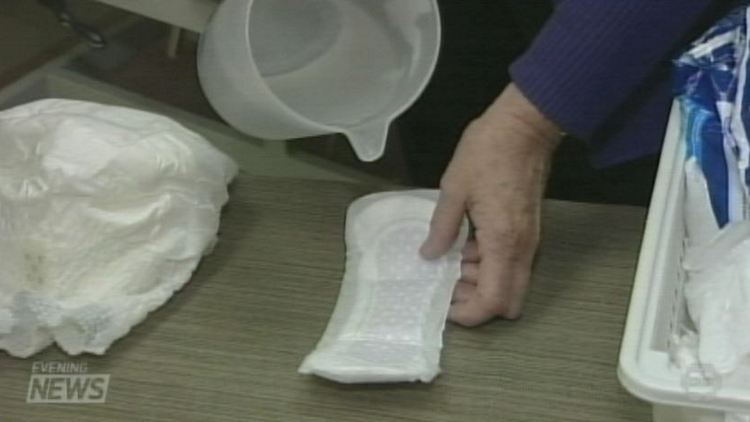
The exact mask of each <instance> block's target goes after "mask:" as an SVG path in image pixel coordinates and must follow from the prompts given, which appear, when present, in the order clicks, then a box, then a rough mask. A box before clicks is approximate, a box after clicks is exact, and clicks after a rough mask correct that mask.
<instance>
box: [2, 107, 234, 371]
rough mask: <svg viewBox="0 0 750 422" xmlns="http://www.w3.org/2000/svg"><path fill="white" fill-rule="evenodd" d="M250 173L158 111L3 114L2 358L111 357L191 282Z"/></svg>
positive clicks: (74, 109)
mask: <svg viewBox="0 0 750 422" xmlns="http://www.w3.org/2000/svg"><path fill="white" fill-rule="evenodd" d="M236 171H237V168H236V165H235V164H234V163H233V161H232V160H231V159H230V158H228V157H227V156H225V155H224V154H223V153H221V152H219V151H218V150H216V149H215V148H214V147H213V146H211V145H210V144H209V143H208V142H207V141H206V140H204V139H203V138H201V137H200V136H199V135H197V134H195V133H193V132H191V131H189V130H187V129H185V128H184V127H182V126H181V125H179V124H177V123H176V122H174V121H172V120H170V119H167V118H165V117H162V116H158V115H155V114H151V113H146V112H142V111H136V110H131V109H126V108H121V107H111V106H104V105H100V104H93V103H86V102H80V101H68V100H43V101H38V102H34V103H30V104H27V105H23V106H19V107H16V108H13V109H10V110H7V111H4V112H0V349H2V350H6V351H7V352H9V353H10V354H11V355H14V356H20V357H26V356H30V355H32V354H34V353H36V352H37V351H39V350H41V349H42V348H44V347H46V346H48V345H50V344H51V343H53V342H57V344H58V345H60V347H62V348H63V349H64V350H65V351H66V352H68V353H70V354H78V353H82V352H90V353H97V354H101V353H104V352H105V351H106V349H107V348H108V347H109V346H110V344H111V343H112V342H113V341H115V340H116V339H118V338H120V337H122V336H123V335H125V334H126V333H127V332H128V331H129V330H130V328H131V327H132V326H133V325H135V324H137V323H139V322H140V321H142V320H143V319H144V318H145V317H146V315H147V314H148V313H149V312H150V311H152V310H154V309H156V308H158V307H159V306H161V305H162V304H163V303H164V302H165V301H167V299H169V297H170V296H172V294H173V293H174V292H175V291H176V290H178V289H180V288H181V287H182V286H183V285H184V284H185V283H186V282H187V281H188V280H189V278H190V276H191V274H192V272H193V270H194V269H195V268H196V266H197V264H198V262H199V260H200V259H201V257H202V256H203V255H204V254H205V253H207V252H208V251H209V250H210V249H211V247H212V245H213V244H214V242H215V240H216V234H217V230H218V227H219V214H220V210H221V207H222V206H223V204H224V203H225V202H226V201H227V199H228V195H227V184H228V183H229V182H230V180H231V179H232V178H233V177H234V175H235V173H236Z"/></svg>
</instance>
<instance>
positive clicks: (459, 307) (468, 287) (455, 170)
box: [420, 84, 561, 326]
mask: <svg viewBox="0 0 750 422" xmlns="http://www.w3.org/2000/svg"><path fill="white" fill-rule="evenodd" d="M560 137H561V135H560V130H559V128H558V127H557V126H556V125H555V124H554V123H552V122H551V121H550V120H548V119H547V118H546V117H545V116H544V115H542V114H541V113H540V112H539V111H538V110H537V109H536V107H534V105H533V104H531V103H530V102H529V100H528V99H526V97H524V95H523V94H522V93H521V92H520V91H519V90H518V88H516V86H515V85H514V84H510V85H508V87H507V88H506V89H505V90H504V91H503V93H502V94H501V95H500V97H498V99H497V100H496V101H495V102H494V103H493V104H492V105H491V106H490V107H489V108H488V109H487V111H485V113H484V114H482V116H480V117H479V118H477V119H476V120H475V121H473V122H472V123H471V124H470V125H469V126H468V127H467V128H466V130H465V131H464V134H463V136H462V137H461V140H460V142H459V144H458V147H457V148H456V151H455V153H454V155H453V159H452V160H451V163H450V165H449V166H448V169H447V170H446V172H445V174H444V175H443V177H442V179H441V182H440V198H439V200H438V204H437V207H436V208H435V212H434V214H433V217H432V223H431V226H430V234H429V236H428V238H427V240H426V241H425V243H424V244H423V245H422V248H421V251H420V252H421V253H422V255H423V256H424V257H425V258H427V259H434V258H438V257H440V256H442V255H443V254H444V253H445V252H447V251H448V249H450V247H451V245H452V244H453V242H454V241H455V240H456V238H457V236H458V232H459V229H460V225H461V221H462V219H463V216H464V214H468V216H469V219H470V220H471V222H472V224H473V225H474V227H475V232H474V239H473V240H470V241H469V242H468V243H467V245H466V246H465V248H464V251H463V257H464V260H463V262H462V265H461V272H462V277H461V280H459V281H458V283H457V284H456V288H455V290H454V293H453V303H452V305H451V310H450V315H449V318H450V319H451V320H452V321H454V322H456V323H458V324H461V325H465V326H475V325H479V324H481V323H483V322H486V321H488V320H490V319H492V318H494V317H503V318H509V319H515V318H518V317H519V316H520V315H521V310H522V305H523V300H524V297H525V295H526V291H527V288H528V284H529V278H530V275H531V265H532V261H533V258H534V254H535V252H536V249H537V246H538V243H539V237H540V213H541V203H542V198H543V195H544V186H545V182H546V179H547V175H548V173H549V166H550V162H551V158H552V154H553V152H554V150H555V148H556V146H557V144H558V143H559V139H560Z"/></svg>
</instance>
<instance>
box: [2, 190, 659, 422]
mask: <svg viewBox="0 0 750 422" xmlns="http://www.w3.org/2000/svg"><path fill="white" fill-rule="evenodd" d="M374 190H375V189H373V188H372V187H366V186H358V185H347V184H341V183H334V182H330V183H328V182H310V181H294V180H284V179H264V178H254V177H249V176H246V175H241V176H240V178H239V179H238V180H237V182H235V184H234V185H233V187H232V199H231V201H230V203H229V205H228V206H227V208H226V210H225V214H224V219H223V223H222V228H221V237H220V242H219V244H218V245H217V247H216V250H215V251H214V253H213V254H212V255H211V256H209V257H207V258H206V259H205V260H204V261H203V263H202V264H201V266H200V267H199V269H198V271H197V272H196V274H195V276H194V278H193V280H192V281H191V282H190V283H189V284H188V285H187V286H186V287H185V288H184V289H183V290H182V291H180V292H179V293H178V294H176V295H175V296H174V297H173V298H172V300H170V301H169V302H168V303H167V304H166V305H165V306H164V307H162V308H161V309H159V310H158V311H156V312H155V313H153V314H152V315H151V316H150V317H149V318H148V319H147V320H146V321H145V322H144V323H142V324H140V325H138V326H137V327H135V328H134V329H133V331H132V332H131V333H130V334H129V335H128V336H126V337H125V338H123V339H121V340H120V341H118V342H116V343H115V344H114V345H113V346H112V348H111V349H110V350H109V351H108V353H107V355H106V356H103V357H97V356H90V355H85V356H81V357H68V356H66V355H64V354H63V353H62V352H60V351H59V350H58V349H57V348H54V347H53V348H49V349H47V350H45V351H43V352H41V353H39V354H38V355H36V356H34V357H33V358H30V359H25V360H24V359H15V358H11V357H9V356H7V355H5V354H2V353H0V421H2V422H5V421H29V422H32V421H48V420H76V421H82V422H83V421H97V422H99V421H263V422H269V421H284V422H290V421H295V422H296V421H321V422H322V421H352V422H354V421H368V422H369V421H391V420H402V421H415V422H416V421H425V422H426V421H472V422H474V421H479V422H481V421H507V422H513V421H535V422H544V421H555V422H562V421H571V422H572V421H576V422H582V421H596V422H609V421H638V422H641V421H647V420H650V417H649V414H650V406H648V405H647V404H645V403H642V402H640V401H638V400H636V399H634V398H631V397H630V396H629V395H628V394H627V393H626V392H625V391H624V390H623V389H622V388H621V387H620V386H619V383H618V382H617V379H616V364H617V353H618V347H619V342H620V338H621V335H622V328H623V322H624V318H625V314H626V306H627V302H628V297H629V293H630V288H631V285H632V280H633V273H634V267H635V262H636V254H637V251H638V247H639V243H640V239H641V231H642V225H643V222H644V214H645V211H644V209H641V208H633V207H622V206H601V205H588V204H574V203H566V202H556V201H548V202H547V203H546V210H545V217H544V224H545V226H544V235H545V240H544V243H543V245H542V248H541V252H540V254H539V257H538V259H537V262H536V266H535V271H534V275H533V278H534V280H533V288H532V291H531V294H530V296H529V297H528V302H527V307H526V313H525V316H524V317H523V318H522V319H521V320H519V321H516V322H507V321H496V322H493V323H491V324H488V325H485V326H483V327H480V328H476V329H471V330H469V329H463V328H459V327H457V326H453V325H449V326H448V328H447V330H446V334H445V348H444V351H443V354H442V363H441V364H442V368H443V371H444V372H443V374H442V375H440V377H438V379H437V380H436V381H435V382H434V383H433V384H431V385H421V384H420V385H417V384H415V385H411V384H409V385H407V384H401V385H372V386H344V385H337V384H335V383H332V382H328V381H325V380H321V379H317V378H314V377H308V376H301V375H298V374H297V372H296V369H297V366H298V365H299V363H300V362H301V360H302V358H303V357H304V356H305V354H306V353H308V352H309V351H310V350H311V349H312V348H313V347H314V345H315V343H316V341H317V340H318V338H319V336H320V335H321V333H322V332H323V329H324V328H325V326H326V323H327V321H328V317H329V316H330V313H331V311H332V309H333V306H334V304H335V301H336V295H337V293H338V287H339V283H340V279H341V276H342V273H343V265H344V245H343V229H344V215H345V212H346V207H347V205H348V204H349V202H351V201H352V200H353V199H354V198H356V197H357V196H360V195H362V194H365V193H368V192H371V191H374ZM38 360H41V361H49V360H63V361H81V360H84V361H86V362H87V363H88V366H89V372H91V373H107V374H111V378H110V388H109V393H108V395H107V402H106V403H105V404H89V405H70V404H66V405H60V404H54V405H51V404H26V403H25V396H26V392H27V388H28V383H29V376H30V374H31V365H32V362H33V361H38Z"/></svg>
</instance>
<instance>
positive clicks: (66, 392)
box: [26, 362, 109, 404]
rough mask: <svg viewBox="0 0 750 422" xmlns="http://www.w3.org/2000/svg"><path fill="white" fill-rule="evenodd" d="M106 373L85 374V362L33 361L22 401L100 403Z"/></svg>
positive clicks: (105, 395)
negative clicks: (25, 393)
mask: <svg viewBox="0 0 750 422" xmlns="http://www.w3.org/2000/svg"><path fill="white" fill-rule="evenodd" d="M107 387H109V374H89V373H88V365H87V364H86V362H34V363H33V364H32V366H31V379H30V380H29V391H28V394H27V395H26V403H78V404H80V403H104V401H105V400H106V398H107Z"/></svg>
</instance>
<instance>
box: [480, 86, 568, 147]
mask: <svg viewBox="0 0 750 422" xmlns="http://www.w3.org/2000/svg"><path fill="white" fill-rule="evenodd" d="M479 120H480V121H482V122H484V123H485V124H488V125H501V126H505V127H512V128H513V130H514V131H516V132H518V135H520V136H519V137H518V138H519V139H523V140H524V142H525V143H528V144H530V145H527V146H533V147H537V148H539V149H540V150H543V151H547V152H549V153H550V154H551V153H552V152H554V150H555V149H556V148H557V146H558V144H559V143H560V140H561V139H562V137H563V136H564V133H563V131H562V129H561V128H560V127H559V126H558V125H557V124H556V123H555V122H553V121H552V120H550V119H549V118H548V117H547V116H545V115H544V114H543V113H542V112H541V111H539V109H538V108H537V107H536V106H535V105H534V104H533V103H531V101H529V99H528V98H526V96H525V95H524V94H523V93H522V92H521V91H520V90H519V89H518V87H517V86H516V85H515V84H513V83H511V84H509V85H508V86H507V87H506V88H505V89H504V90H503V92H502V94H500V96H499V97H498V98H497V99H496V100H495V102H494V103H493V104H492V105H491V106H490V107H489V108H488V109H487V110H486V111H485V112H484V113H483V114H482V116H481V117H480V118H479Z"/></svg>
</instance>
